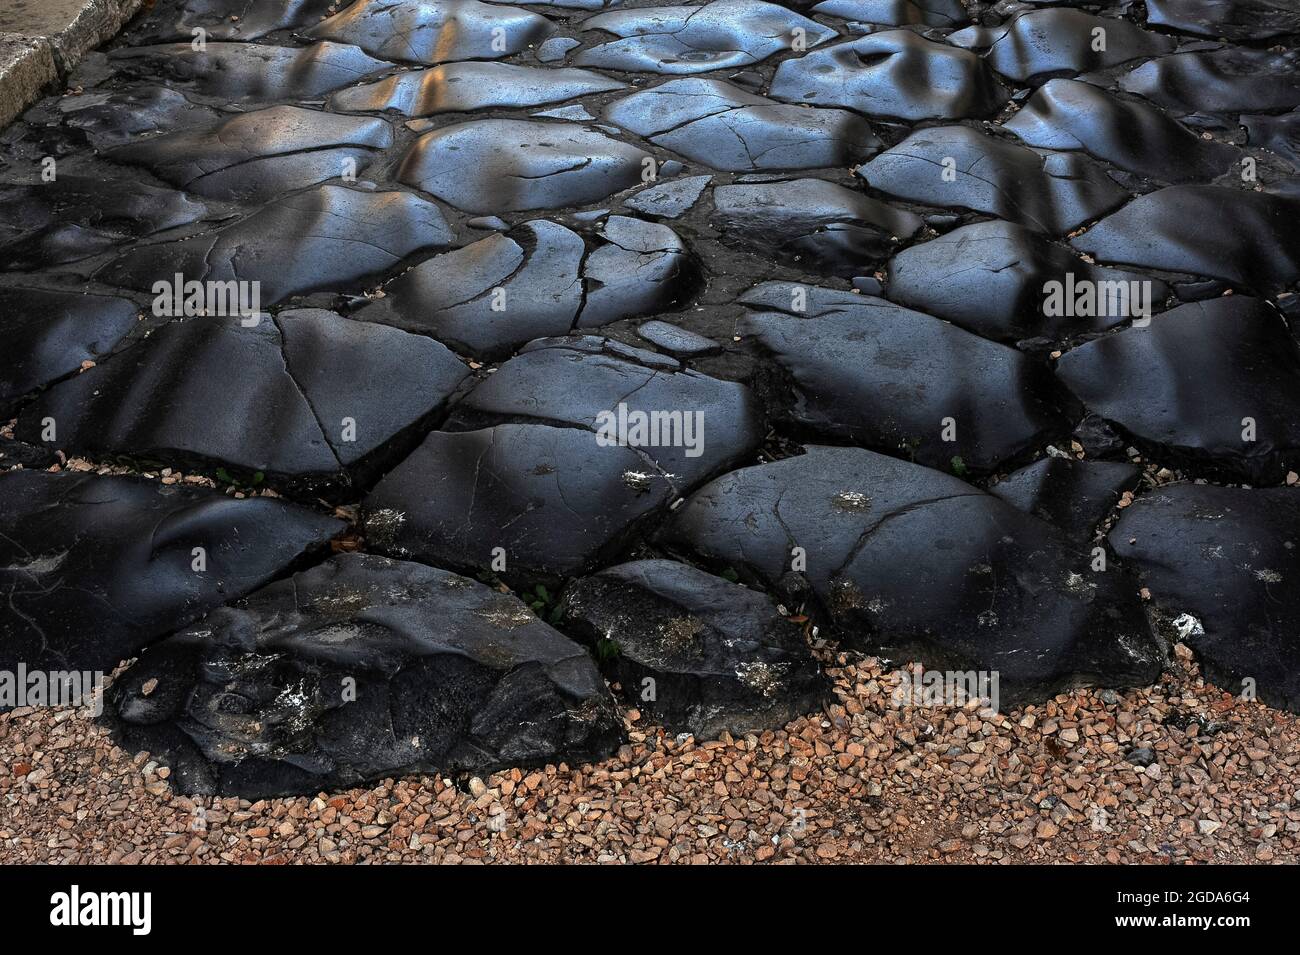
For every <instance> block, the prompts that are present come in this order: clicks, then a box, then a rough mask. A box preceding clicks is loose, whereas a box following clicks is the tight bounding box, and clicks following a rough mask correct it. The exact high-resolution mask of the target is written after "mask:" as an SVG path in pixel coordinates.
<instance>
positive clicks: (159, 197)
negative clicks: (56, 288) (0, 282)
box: [0, 172, 207, 270]
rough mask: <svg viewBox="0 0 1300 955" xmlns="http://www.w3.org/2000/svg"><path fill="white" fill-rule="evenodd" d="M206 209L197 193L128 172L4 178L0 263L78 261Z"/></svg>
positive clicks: (182, 221)
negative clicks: (26, 181)
mask: <svg viewBox="0 0 1300 955" xmlns="http://www.w3.org/2000/svg"><path fill="white" fill-rule="evenodd" d="M206 212H207V208H206V207H205V206H204V205H203V203H201V202H199V201H198V200H196V199H191V198H189V197H188V196H185V195H184V194H182V193H179V192H176V191H174V190H171V189H163V188H160V187H158V186H151V185H149V184H148V183H145V182H141V181H140V180H139V179H138V178H136V177H128V176H127V175H126V174H125V173H124V174H123V175H122V176H121V177H118V176H103V177H99V176H92V175H81V174H76V173H71V172H65V173H63V174H62V175H60V176H59V177H58V178H57V179H56V180H55V181H53V182H43V183H38V184H35V185H3V184H0V269H21V270H28V269H37V268H42V267H46V266H50V265H60V264H64V263H68V262H77V261H80V260H82V259H86V258H90V257H91V256H94V255H98V254H100V253H101V252H105V251H107V250H108V249H111V248H112V247H113V246H115V245H118V244H120V243H122V242H125V241H127V240H129V239H133V238H135V239H139V238H145V237H147V236H151V235H153V234H155V233H157V232H163V231H166V230H167V229H173V228H176V227H178V226H183V225H189V224H190V223H192V222H197V221H198V220H199V219H200V218H202V217H203V215H204V214H205V213H206Z"/></svg>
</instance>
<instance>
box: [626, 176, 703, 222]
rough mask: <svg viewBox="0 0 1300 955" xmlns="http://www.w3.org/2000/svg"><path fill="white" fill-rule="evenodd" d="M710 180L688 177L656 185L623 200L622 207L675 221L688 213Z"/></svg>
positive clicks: (700, 177) (701, 177)
mask: <svg viewBox="0 0 1300 955" xmlns="http://www.w3.org/2000/svg"><path fill="white" fill-rule="evenodd" d="M712 179H713V177H712V176H688V177H686V178H685V179H671V180H669V181H668V182H662V183H656V184H655V185H653V186H649V187H647V188H645V189H642V190H641V191H640V192H638V193H637V194H636V195H634V196H632V197H631V198H628V199H624V200H623V205H624V206H626V207H627V208H628V209H631V210H633V211H634V212H640V213H642V214H644V215H648V216H658V217H660V218H663V219H676V218H677V217H678V216H680V215H683V214H684V213H686V212H688V211H690V209H691V207H692V206H694V205H695V203H697V202H698V201H699V199H700V196H701V195H702V194H703V192H704V188H705V186H707V185H708V184H709V182H710V181H711V180H712Z"/></svg>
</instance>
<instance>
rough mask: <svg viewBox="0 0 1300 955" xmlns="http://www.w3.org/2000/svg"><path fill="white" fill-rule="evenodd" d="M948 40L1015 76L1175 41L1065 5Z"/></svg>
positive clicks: (1107, 60) (1081, 67) (1114, 59)
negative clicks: (980, 52)
mask: <svg viewBox="0 0 1300 955" xmlns="http://www.w3.org/2000/svg"><path fill="white" fill-rule="evenodd" d="M1098 31H1100V32H1098ZM948 42H949V43H955V44H957V45H958V46H964V47H967V48H970V49H987V50H988V52H987V53H986V54H985V58H986V59H987V60H988V63H989V65H990V66H992V67H993V69H995V70H997V71H998V72H999V73H1001V74H1003V75H1004V76H1009V77H1011V78H1012V79H1016V80H1029V79H1034V78H1036V77H1043V76H1049V75H1052V74H1057V75H1059V74H1065V73H1069V74H1075V75H1077V74H1079V73H1086V72H1088V71H1091V70H1100V69H1103V68H1105V67H1109V66H1115V65H1117V64H1120V63H1125V62H1127V61H1129V60H1135V59H1138V58H1139V57H1148V56H1158V55H1159V54H1161V53H1169V52H1170V51H1172V50H1173V49H1174V48H1175V47H1176V46H1177V45H1178V42H1177V41H1176V40H1174V39H1173V38H1172V37H1168V36H1164V35H1162V34H1159V33H1152V32H1151V31H1149V30H1143V29H1142V28H1141V27H1139V26H1136V25H1134V24H1132V23H1129V22H1128V21H1127V20H1117V19H1113V18H1110V17H1097V16H1093V15H1092V14H1089V13H1084V12H1083V11H1082V10H1067V9H1054V10H1033V11H1031V12H1029V13H1024V14H1021V15H1020V16H1018V17H1016V18H1015V19H1014V20H1012V21H1010V22H1009V23H1005V24H1003V25H1001V26H996V27H967V28H966V29H965V30H960V31H958V32H957V33H953V34H951V35H950V36H949V37H948Z"/></svg>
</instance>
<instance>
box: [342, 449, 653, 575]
mask: <svg viewBox="0 0 1300 955" xmlns="http://www.w3.org/2000/svg"><path fill="white" fill-rule="evenodd" d="M671 490H672V489H671V486H670V484H669V482H668V480H667V479H666V478H664V477H662V476H660V475H659V474H657V473H656V472H655V469H654V466H653V465H652V464H650V463H648V462H647V461H646V460H645V459H644V458H643V457H642V456H641V455H640V454H638V453H637V452H636V450H634V449H632V448H628V447H620V446H617V445H608V446H602V445H601V444H599V443H598V442H597V436H596V435H595V434H594V433H593V432H591V431H588V430H586V429H585V428H575V427H558V428H557V427H552V426H550V425H543V424H502V425H498V426H496V427H493V428H487V429H483V430H479V431H462V432H457V433H448V432H443V431H435V432H433V433H432V434H430V435H429V436H428V437H427V438H426V439H425V441H424V443H423V444H422V445H420V447H419V448H417V449H416V450H415V451H414V452H413V453H412V454H411V455H410V456H409V457H408V458H406V460H405V461H403V462H402V463H401V464H400V465H398V466H397V467H396V468H395V469H394V470H393V471H391V472H390V473H389V474H388V475H387V476H386V477H385V478H384V479H383V480H382V481H380V482H379V484H378V485H377V486H376V487H375V489H374V490H373V491H372V492H371V493H370V494H369V495H368V496H367V497H366V499H365V502H364V515H365V534H366V541H367V544H368V545H369V547H370V548H371V549H372V550H375V551H379V552H381V553H387V554H392V555H394V556H398V557H409V558H413V559H415V560H420V561H426V562H428V563H432V564H438V565H441V566H450V567H457V568H462V569H467V570H468V569H474V570H481V571H487V570H490V569H492V568H493V564H494V563H496V558H497V557H498V556H501V555H503V556H505V558H506V561H507V563H506V565H505V566H506V570H505V571H504V572H503V573H502V576H505V577H507V578H510V577H511V576H512V575H520V574H523V575H537V574H541V575H546V576H550V577H567V576H572V575H574V574H580V573H584V572H587V571H590V570H592V569H593V568H595V567H597V566H599V565H600V564H602V563H608V562H609V560H610V559H612V558H613V556H614V555H615V554H617V553H619V552H620V551H621V550H622V549H623V547H624V546H625V545H626V544H627V542H628V540H629V539H630V537H631V534H632V531H633V529H634V526H635V525H636V523H637V522H638V521H639V520H640V519H641V518H644V517H646V516H647V515H648V514H650V513H652V512H654V511H657V510H662V509H663V508H664V507H665V506H666V505H667V503H668V500H669V497H670V495H671ZM497 548H501V550H500V551H498V550H497Z"/></svg>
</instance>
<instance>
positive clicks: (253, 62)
mask: <svg viewBox="0 0 1300 955" xmlns="http://www.w3.org/2000/svg"><path fill="white" fill-rule="evenodd" d="M110 57H111V58H112V60H113V61H114V65H115V66H116V67H117V68H118V69H119V70H122V71H124V72H129V73H135V74H139V75H142V76H149V77H151V78H158V77H163V78H165V79H166V81H167V83H168V85H169V86H181V87H184V88H186V89H189V90H192V91H193V92H194V93H197V94H198V95H200V96H213V97H222V98H224V99H227V100H229V101H231V102H238V101H241V100H255V101H261V102H264V101H268V100H280V99H296V100H308V99H316V98H318V97H321V96H324V95H325V94H326V93H329V92H332V91H333V90H336V89H339V88H340V87H344V86H348V85H350V84H352V83H356V82H358V81H360V80H364V79H367V78H369V77H372V76H374V75H375V74H377V73H381V72H383V71H384V70H391V69H394V68H395V64H393V63H390V62H388V61H386V60H378V59H375V58H374V57H371V56H367V55H366V54H365V53H363V52H362V51H361V50H359V49H357V48H356V47H355V46H351V45H349V44H346V43H331V42H329V41H328V40H321V41H320V42H317V43H312V44H311V45H309V46H304V47H295V46H270V45H267V44H262V43H208V44H207V45H206V46H205V47H204V48H203V49H201V50H196V49H194V48H193V46H192V45H191V44H189V43H169V44H163V45H160V46H144V47H123V48H120V49H117V50H114V51H112V53H111V54H110Z"/></svg>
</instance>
